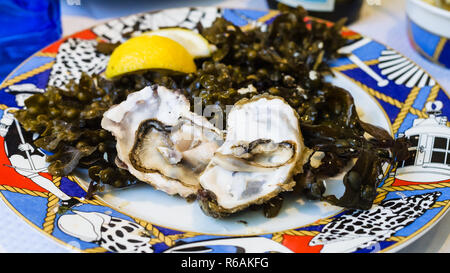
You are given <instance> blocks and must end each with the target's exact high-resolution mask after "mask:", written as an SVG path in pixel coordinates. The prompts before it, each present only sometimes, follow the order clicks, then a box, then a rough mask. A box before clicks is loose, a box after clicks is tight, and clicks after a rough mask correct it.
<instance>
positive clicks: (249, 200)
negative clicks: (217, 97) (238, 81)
mask: <svg viewBox="0 0 450 273" xmlns="http://www.w3.org/2000/svg"><path fill="white" fill-rule="evenodd" d="M308 153H309V150H308V149H307V148H306V147H305V145H304V144H303V138H302V135H301V131H300V125H299V119H298V115H297V113H296V112H295V111H294V109H292V108H291V107H290V106H289V105H288V104H287V103H286V102H285V101H284V100H283V99H282V98H279V97H275V96H270V95H267V94H263V95H258V96H254V97H253V98H251V99H242V100H240V101H238V102H237V103H236V104H235V105H234V106H233V108H232V109H231V111H230V112H229V114H228V118H227V136H226V139H225V142H224V143H223V144H222V146H220V148H219V149H217V151H216V152H215V154H214V156H213V158H212V159H211V161H210V163H209V164H208V166H207V167H206V169H205V171H204V172H203V173H202V175H201V176H200V184H201V186H202V188H203V190H202V191H201V193H200V195H199V196H200V198H199V199H200V206H201V208H202V209H203V211H204V212H205V213H206V214H208V215H211V216H213V217H222V216H227V215H229V214H232V213H235V212H237V211H240V210H243V209H245V208H247V207H248V206H250V205H252V204H262V203H264V202H266V201H268V200H269V199H271V198H273V197H275V196H277V195H278V194H279V193H280V192H282V191H288V190H291V189H292V187H293V186H294V185H295V182H294V181H293V179H292V177H293V175H295V174H297V173H300V172H302V171H303V169H302V167H303V164H304V163H305V161H306V160H307V158H308Z"/></svg>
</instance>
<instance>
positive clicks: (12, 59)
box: [0, 0, 62, 82]
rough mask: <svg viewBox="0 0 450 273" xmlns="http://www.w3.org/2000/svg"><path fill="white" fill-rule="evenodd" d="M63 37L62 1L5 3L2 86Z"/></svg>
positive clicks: (1, 8) (0, 22)
mask: <svg viewBox="0 0 450 273" xmlns="http://www.w3.org/2000/svg"><path fill="white" fill-rule="evenodd" d="M61 34H62V29H61V14H60V3H59V0H1V1H0V82H1V81H3V80H4V78H5V77H6V76H7V75H8V74H9V73H10V72H11V71H12V70H13V69H14V68H15V67H17V66H18V65H19V64H20V63H21V62H22V61H23V60H25V59H26V58H28V57H29V56H30V55H32V54H33V53H35V52H36V51H39V50H40V49H42V48H44V47H45V46H47V45H49V44H50V43H52V42H54V41H56V40H58V39H59V38H60V37H61Z"/></svg>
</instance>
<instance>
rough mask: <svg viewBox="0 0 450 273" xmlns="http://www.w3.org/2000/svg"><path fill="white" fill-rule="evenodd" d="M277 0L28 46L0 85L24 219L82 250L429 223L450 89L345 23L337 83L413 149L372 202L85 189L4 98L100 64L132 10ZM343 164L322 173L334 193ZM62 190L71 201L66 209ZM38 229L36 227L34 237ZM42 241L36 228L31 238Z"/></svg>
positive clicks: (252, 17)
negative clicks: (267, 206)
mask: <svg viewBox="0 0 450 273" xmlns="http://www.w3.org/2000/svg"><path fill="white" fill-rule="evenodd" d="M277 14H278V12H277V11H257V10H242V9H228V8H216V7H195V8H177V9H168V10H161V11H157V12H147V13H140V14H135V15H131V16H127V17H123V18H118V19H114V20H111V21H108V22H106V23H103V24H100V25H97V26H94V27H92V28H90V29H86V30H84V31H81V32H78V33H76V34H73V35H71V36H68V37H65V38H63V39H61V40H60V41H58V42H55V43H53V44H51V45H49V46H48V47H46V48H44V49H43V50H41V51H39V52H37V53H35V54H34V55H32V56H31V57H30V58H28V59H27V60H26V61H25V62H23V63H22V64H21V65H20V66H19V67H18V68H16V69H15V70H14V71H13V72H12V73H11V74H10V75H9V76H8V77H7V78H6V80H5V81H4V82H3V83H2V84H1V85H0V116H1V119H0V142H2V143H1V145H0V158H1V159H0V160H1V164H0V176H1V177H2V178H1V179H0V196H1V199H2V201H3V202H4V203H5V204H6V205H7V207H8V208H9V209H10V210H12V211H13V212H15V213H16V214H17V215H18V216H19V217H20V218H22V219H23V220H25V222H26V223H27V225H30V226H31V227H32V228H34V229H36V230H38V231H39V232H40V233H42V234H44V235H45V236H43V237H47V238H50V239H51V240H52V241H53V242H54V243H55V244H57V245H61V246H64V247H68V248H69V249H71V250H73V251H79V252H178V253H180V252H181V253H189V252H220V253H234V252H322V253H325V252H392V251H397V250H399V249H401V248H402V247H404V246H406V245H407V244H409V243H411V242H412V241H413V240H414V239H417V238H418V237H419V236H420V235H422V234H423V233H424V232H426V231H427V230H429V229H430V227H431V226H433V225H434V224H435V223H437V221H439V220H440V219H441V218H442V216H443V215H444V214H445V213H446V211H447V210H448V207H449V206H450V143H449V142H450V141H449V139H450V128H449V125H450V123H449V122H448V121H447V116H449V114H450V106H449V105H450V103H449V102H450V100H449V96H448V95H447V94H446V93H445V91H444V90H443V89H442V88H441V87H440V86H439V84H438V83H437V82H436V81H435V80H434V79H432V78H431V77H430V76H429V74H427V72H426V71H424V70H423V69H422V68H420V67H419V66H417V65H416V64H415V63H413V62H412V61H411V60H409V59H407V58H405V57H403V56H402V55H401V54H400V53H398V52H396V51H394V50H393V49H391V48H389V47H388V46H385V45H383V44H380V43H378V42H376V41H374V40H372V39H371V38H369V37H364V36H361V35H360V34H358V33H355V32H353V31H351V30H349V29H344V30H343V32H342V35H344V36H346V37H347V38H349V43H348V44H347V45H346V46H345V47H343V48H341V49H340V50H341V51H342V52H344V53H348V55H347V56H346V57H342V58H340V59H337V60H335V61H333V63H332V64H331V66H332V69H333V71H334V72H335V74H336V75H335V77H333V78H330V79H329V80H330V81H332V82H333V83H334V84H335V85H337V86H341V87H343V88H345V89H347V90H349V91H350V93H351V94H352V95H353V97H354V98H355V103H356V105H357V108H358V113H359V114H360V116H361V119H362V120H364V121H366V122H370V123H372V124H375V125H378V126H381V127H383V128H385V129H386V130H388V131H389V132H390V133H391V134H392V135H393V136H394V137H399V136H407V137H409V138H410V139H411V140H412V143H413V144H414V145H413V147H411V148H410V152H411V153H412V154H413V157H412V159H411V160H407V161H405V162H401V163H400V164H399V165H398V166H397V167H394V166H391V165H388V164H387V165H385V166H384V167H383V168H384V177H383V181H382V183H381V184H380V185H379V187H378V189H377V193H378V195H377V197H376V199H375V202H374V205H373V206H372V208H371V209H370V210H349V209H342V208H339V207H336V206H332V205H330V204H327V203H324V202H319V201H311V200H306V199H302V198H294V197H291V198H290V199H288V200H287V201H286V202H284V204H283V208H282V211H281V213H280V214H279V215H278V216H277V217H275V218H264V217H263V216H262V213H261V212H257V211H247V212H244V213H241V214H239V215H235V216H232V217H230V218H227V219H214V218H211V217H208V216H205V215H204V214H203V213H202V212H201V210H200V208H199V206H198V204H196V203H195V202H194V203H187V202H186V201H184V200H183V199H181V198H177V197H173V196H168V195H166V194H164V193H162V192H158V191H155V190H153V189H152V188H151V187H149V186H147V185H137V186H133V187H130V188H126V189H122V190H117V189H116V190H111V189H110V190H106V191H105V192H104V193H102V194H101V195H98V196H96V197H95V198H94V199H91V200H87V199H86V198H85V196H86V190H87V182H86V181H87V179H86V177H87V176H86V173H85V172H83V171H77V172H76V173H74V174H73V175H71V176H67V177H54V176H51V175H50V174H48V172H47V169H46V163H45V153H43V151H41V150H39V149H37V148H36V147H33V145H32V142H33V137H35V136H33V135H32V134H30V133H29V132H26V131H25V130H23V129H22V128H21V126H20V125H19V123H18V122H17V121H16V120H15V119H14V118H13V116H12V114H11V110H12V109H15V108H20V107H23V101H24V100H25V99H26V98H27V97H29V96H30V95H31V94H34V93H38V92H45V89H46V87H47V86H49V85H54V86H61V85H63V84H65V83H67V82H68V81H69V80H71V79H78V78H79V77H80V76H81V72H82V71H83V72H87V73H100V72H102V71H103V70H104V69H105V67H106V64H107V62H108V57H107V56H105V55H102V54H100V53H96V52H95V51H94V49H95V45H96V44H97V43H98V42H99V41H108V42H112V43H115V42H120V41H124V40H125V39H126V38H124V35H125V34H126V33H128V32H129V31H131V30H132V29H133V26H134V25H135V23H136V22H137V21H139V22H140V23H141V24H140V26H141V27H143V28H147V29H148V28H151V29H155V28H159V27H166V26H181V27H186V28H194V27H195V26H196V25H197V23H198V22H201V23H202V24H203V25H204V26H208V25H210V24H211V23H212V22H213V21H214V19H215V18H217V17H219V16H222V17H224V18H225V19H227V20H229V21H231V22H233V23H234V24H235V25H238V26H240V27H243V28H249V27H252V26H256V25H265V24H270V23H271V21H272V20H273V18H275V16H276V15H277ZM340 181H342V176H337V177H333V178H330V179H328V180H327V181H326V183H327V192H329V193H333V194H335V195H338V196H339V195H341V194H342V193H343V191H344V187H343V185H342V183H340ZM61 202H69V203H70V202H75V203H77V205H75V206H74V207H72V209H71V210H68V211H65V212H63V213H61V212H58V207H59V205H60V203H61ZM42 240H44V239H42ZM39 243H42V244H43V243H44V242H40V241H39V239H37V242H36V244H39Z"/></svg>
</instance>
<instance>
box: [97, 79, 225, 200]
mask: <svg viewBox="0 0 450 273" xmlns="http://www.w3.org/2000/svg"><path fill="white" fill-rule="evenodd" d="M102 127H103V128H104V129H106V130H108V131H110V132H111V133H112V134H113V135H114V136H115V138H116V140H117V144H116V149H117V157H118V158H117V160H116V162H118V164H117V166H118V167H121V168H127V169H128V171H129V172H130V173H131V174H132V175H134V176H135V177H136V178H137V179H139V180H141V181H143V182H146V183H148V184H150V185H152V186H153V187H155V188H156V189H158V190H162V191H164V192H166V193H168V194H179V195H180V196H182V197H185V198H188V197H191V196H192V195H195V194H196V193H197V191H198V190H199V188H200V186H199V181H198V176H199V175H200V173H201V172H202V171H203V170H204V169H205V168H206V166H207V164H208V163H209V161H210V159H211V157H212V156H213V154H214V152H215V150H216V149H217V148H218V147H219V146H220V145H221V144H222V142H223V136H222V132H221V131H220V130H218V129H217V128H216V127H214V126H213V125H212V124H211V123H210V122H208V121H207V120H206V118H204V117H202V116H199V115H196V114H195V113H192V112H190V105H189V101H188V100H187V99H186V98H185V97H184V96H183V95H182V94H180V93H179V92H176V91H172V90H169V89H167V88H165V87H163V86H156V85H155V86H151V87H150V86H149V87H145V88H144V89H142V90H140V91H138V92H134V93H132V94H130V95H129V96H128V97H127V99H126V100H125V101H123V102H121V103H120V104H118V105H116V106H113V107H112V108H110V109H109V110H108V111H106V112H105V113H104V115H103V119H102Z"/></svg>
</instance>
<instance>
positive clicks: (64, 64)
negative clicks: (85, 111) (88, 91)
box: [48, 38, 109, 88]
mask: <svg viewBox="0 0 450 273" xmlns="http://www.w3.org/2000/svg"><path fill="white" fill-rule="evenodd" d="M97 44H98V42H97V41H96V40H82V39H78V38H69V39H67V40H66V41H65V42H64V43H62V44H61V45H60V47H59V50H58V54H57V55H56V60H55V64H54V65H53V67H52V71H51V72H50V79H49V81H48V85H49V86H57V87H59V88H64V87H65V85H66V84H68V83H69V82H70V81H71V80H74V81H75V82H78V80H79V79H80V77H81V74H82V73H87V74H88V75H93V74H98V73H101V72H102V71H103V70H104V69H105V67H106V65H107V64H108V60H109V56H107V55H104V54H102V53H99V52H98V51H97V50H96V46H97Z"/></svg>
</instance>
